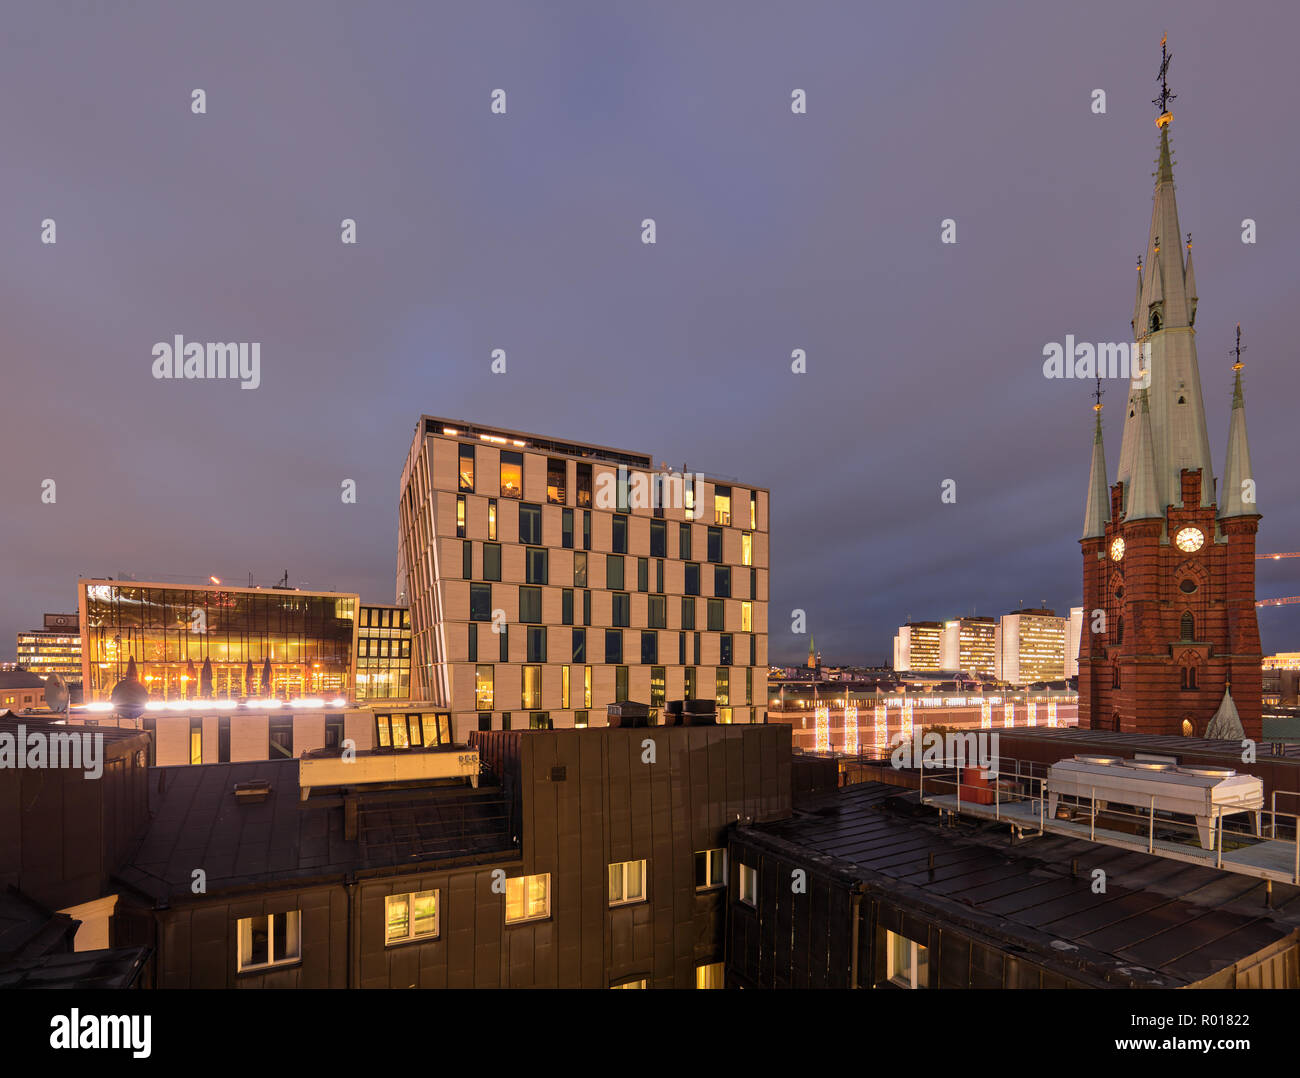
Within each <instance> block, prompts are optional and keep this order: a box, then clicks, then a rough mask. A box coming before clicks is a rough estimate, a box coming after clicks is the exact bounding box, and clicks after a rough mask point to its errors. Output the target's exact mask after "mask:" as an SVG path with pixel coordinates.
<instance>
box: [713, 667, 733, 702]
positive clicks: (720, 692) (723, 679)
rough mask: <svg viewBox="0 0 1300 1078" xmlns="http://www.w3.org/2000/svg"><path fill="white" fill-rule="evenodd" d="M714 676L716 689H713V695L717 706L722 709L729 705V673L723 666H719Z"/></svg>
mask: <svg viewBox="0 0 1300 1078" xmlns="http://www.w3.org/2000/svg"><path fill="white" fill-rule="evenodd" d="M715 676H716V679H717V687H716V688H715V689H714V691H713V695H714V697H715V698H716V699H717V701H718V706H719V707H722V706H724V705H726V704H730V703H731V671H730V670H728V669H727V667H725V666H719V667H718V669H717V674H716V675H715Z"/></svg>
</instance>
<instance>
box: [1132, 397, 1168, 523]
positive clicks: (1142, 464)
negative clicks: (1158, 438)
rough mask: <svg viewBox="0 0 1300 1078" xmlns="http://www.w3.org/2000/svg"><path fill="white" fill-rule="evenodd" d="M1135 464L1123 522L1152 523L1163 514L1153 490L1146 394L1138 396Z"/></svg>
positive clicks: (1152, 444) (1153, 458)
mask: <svg viewBox="0 0 1300 1078" xmlns="http://www.w3.org/2000/svg"><path fill="white" fill-rule="evenodd" d="M1137 423H1138V425H1137V442H1136V445H1135V455H1136V458H1137V459H1136V460H1135V461H1134V467H1133V479H1132V486H1131V488H1130V490H1129V491H1128V497H1127V499H1126V500H1127V501H1128V507H1127V509H1126V511H1125V513H1124V519H1125V520H1154V519H1159V518H1160V517H1161V516H1163V515H1164V514H1163V513H1161V511H1160V493H1159V490H1158V488H1157V486H1156V453H1155V442H1154V441H1153V439H1152V435H1151V406H1150V401H1149V398H1148V395H1147V391H1146V390H1145V389H1143V390H1142V391H1141V393H1140V394H1139V396H1138V415H1137Z"/></svg>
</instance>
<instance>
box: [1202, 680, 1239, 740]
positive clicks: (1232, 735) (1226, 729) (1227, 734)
mask: <svg viewBox="0 0 1300 1078" xmlns="http://www.w3.org/2000/svg"><path fill="white" fill-rule="evenodd" d="M1231 688H1232V683H1231V682H1229V683H1228V684H1227V685H1225V686H1224V688H1223V700H1222V701H1220V703H1219V710H1218V711H1216V712H1215V713H1214V718H1212V719H1211V720H1210V723H1209V725H1208V726H1206V728H1205V736H1206V737H1213V738H1219V739H1222V740H1225V741H1240V740H1241V739H1242V738H1244V737H1245V736H1246V731H1245V730H1244V729H1243V728H1242V725H1241V716H1240V715H1238V714H1237V705H1236V704H1235V703H1233V702H1232V692H1231Z"/></svg>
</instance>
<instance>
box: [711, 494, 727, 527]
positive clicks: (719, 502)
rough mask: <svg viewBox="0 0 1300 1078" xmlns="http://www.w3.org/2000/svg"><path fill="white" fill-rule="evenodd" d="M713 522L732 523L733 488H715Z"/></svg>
mask: <svg viewBox="0 0 1300 1078" xmlns="http://www.w3.org/2000/svg"><path fill="white" fill-rule="evenodd" d="M713 523H714V524H730V523H731V488H730V487H714V488H713Z"/></svg>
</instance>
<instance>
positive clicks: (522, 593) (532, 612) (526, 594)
mask: <svg viewBox="0 0 1300 1078" xmlns="http://www.w3.org/2000/svg"><path fill="white" fill-rule="evenodd" d="M519 620H520V621H522V622H525V623H527V622H533V623H537V624H540V622H541V620H542V589H541V588H527V587H523V586H522V585H521V586H520V588H519Z"/></svg>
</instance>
